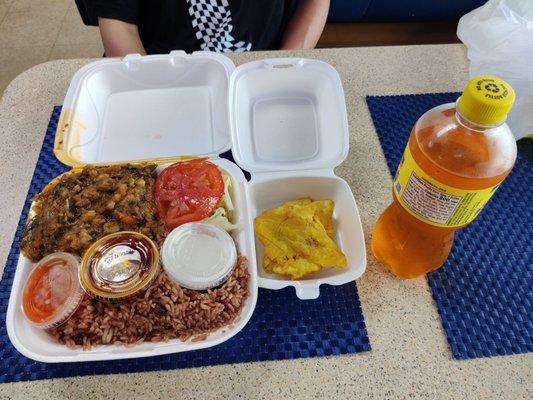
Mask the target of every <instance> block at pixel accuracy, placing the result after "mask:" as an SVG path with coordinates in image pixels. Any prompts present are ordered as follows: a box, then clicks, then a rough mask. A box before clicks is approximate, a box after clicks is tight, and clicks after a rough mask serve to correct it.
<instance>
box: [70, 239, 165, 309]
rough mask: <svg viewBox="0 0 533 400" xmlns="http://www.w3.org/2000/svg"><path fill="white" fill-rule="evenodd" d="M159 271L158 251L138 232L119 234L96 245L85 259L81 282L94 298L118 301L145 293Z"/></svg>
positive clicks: (150, 241) (88, 251) (90, 248)
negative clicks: (143, 291)
mask: <svg viewBox="0 0 533 400" xmlns="http://www.w3.org/2000/svg"><path fill="white" fill-rule="evenodd" d="M158 271H159V251H158V250H157V247H156V245H155V244H154V242H153V241H152V240H151V239H150V238H148V237H147V236H145V235H142V234H140V233H138V232H117V233H113V234H111V235H108V236H105V237H103V238H102V239H100V240H98V241H97V242H95V243H94V244H93V245H92V246H91V247H89V249H87V251H86V252H85V254H84V256H83V260H82V263H81V270H80V282H81V285H82V287H83V289H84V290H85V291H86V292H87V294H89V295H90V296H91V297H93V298H96V299H100V300H107V301H119V300H123V299H126V298H128V297H131V296H133V295H135V294H137V293H139V292H141V291H142V290H144V289H146V288H147V287H148V286H149V285H150V284H151V283H152V282H153V281H154V279H155V277H156V276H157V272H158Z"/></svg>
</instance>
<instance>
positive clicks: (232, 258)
mask: <svg viewBox="0 0 533 400" xmlns="http://www.w3.org/2000/svg"><path fill="white" fill-rule="evenodd" d="M161 258H162V261H163V268H164V270H165V271H166V272H167V274H168V276H169V277H170V278H171V279H172V280H173V281H175V282H176V283H178V284H179V285H180V286H183V287H185V288H187V289H193V290H206V289H210V288H213V287H216V286H218V285H220V284H222V283H224V282H225V281H226V280H227V279H228V278H229V276H230V275H231V272H232V271H233V268H234V267H235V264H236V262H237V249H236V248H235V242H234V241H233V238H232V237H231V236H230V234H229V233H227V232H226V231H225V230H224V229H221V228H219V227H217V226H214V225H211V224H205V223H201V222H191V223H188V224H184V225H181V226H179V227H177V228H176V229H174V230H173V231H172V232H170V234H169V235H168V236H167V238H166V239H165V242H164V244H163V248H162V251H161Z"/></svg>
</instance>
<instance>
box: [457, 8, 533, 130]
mask: <svg viewBox="0 0 533 400" xmlns="http://www.w3.org/2000/svg"><path fill="white" fill-rule="evenodd" d="M457 36H458V37H459V39H461V41H462V42H463V43H464V44H465V45H466V47H467V48H468V58H469V59H470V77H474V76H477V75H484V74H491V75H496V76H498V77H500V78H502V79H504V80H506V81H507V82H509V83H510V84H511V86H513V88H514V90H515V92H516V101H515V105H514V107H513V109H512V110H511V112H510V113H509V116H508V118H507V123H508V124H509V126H510V128H511V130H512V131H513V133H514V135H515V137H516V139H517V140H518V139H520V138H522V137H524V136H527V135H531V134H533V0H489V1H488V2H487V3H486V4H485V5H483V6H481V7H479V8H476V9H475V10H473V11H471V12H469V13H468V14H466V15H464V16H463V17H462V18H461V19H460V20H459V26H458V27H457Z"/></svg>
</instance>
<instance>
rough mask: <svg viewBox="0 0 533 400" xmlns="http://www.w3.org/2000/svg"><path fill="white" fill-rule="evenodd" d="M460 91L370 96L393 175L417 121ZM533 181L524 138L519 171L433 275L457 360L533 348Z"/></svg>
mask: <svg viewBox="0 0 533 400" xmlns="http://www.w3.org/2000/svg"><path fill="white" fill-rule="evenodd" d="M458 96H459V93H435V94H421V95H405V96H369V97H367V104H368V107H369V109H370V114H371V115H372V119H373V120H374V126H375V127H376V131H377V133H378V136H379V140H380V142H381V147H382V148H383V152H384V154H385V158H386V159H387V165H388V167H389V170H390V172H391V174H392V175H393V176H394V174H395V172H396V167H397V165H398V163H399V161H400V159H401V157H402V154H403V150H404V147H405V144H406V143H407V139H408V137H409V133H410V131H411V128H412V126H413V124H414V123H415V122H416V120H417V119H418V118H419V117H420V116H421V115H422V114H423V113H424V112H426V111H427V110H429V109H430V108H432V107H435V106H437V105H440V104H443V103H450V102H454V101H455V100H456V99H457V97H458ZM532 185H533V141H532V140H521V141H519V142H518V158H517V161H516V165H515V167H514V169H513V172H512V173H511V174H510V176H509V177H508V178H507V180H506V181H505V182H504V183H503V185H502V186H501V187H500V188H499V189H498V191H497V192H496V194H495V195H494V197H493V198H492V199H491V201H490V202H489V204H488V205H487V206H486V207H485V209H484V210H483V211H482V212H481V214H480V215H479V217H478V218H477V219H476V220H475V221H474V222H473V223H472V224H471V225H470V226H468V227H467V228H466V229H463V230H461V231H459V232H458V233H457V234H456V236H455V244H454V248H453V251H452V253H451V255H450V257H449V258H448V261H447V262H446V264H445V265H444V266H443V267H442V268H440V269H438V270H436V271H433V272H431V273H429V274H428V276H427V279H428V282H429V285H430V287H431V292H432V293H433V298H434V299H435V303H436V304H437V308H438V311H439V314H440V317H441V320H442V325H443V327H444V330H445V332H446V335H447V337H448V343H449V344H450V347H451V350H452V353H453V356H454V357H455V358H457V359H466V358H477V357H490V356H496V355H506V354H514V353H525V352H530V351H533V279H532V278H533V258H532V251H531V248H532V244H531V241H532V238H533V215H532V214H533V213H532V211H533V207H532V204H533V186H532Z"/></svg>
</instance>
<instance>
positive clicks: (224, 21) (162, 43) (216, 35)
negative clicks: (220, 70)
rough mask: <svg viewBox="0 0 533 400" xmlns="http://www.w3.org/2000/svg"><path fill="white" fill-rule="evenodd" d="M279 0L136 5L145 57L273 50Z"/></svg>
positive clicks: (280, 18) (281, 10) (280, 22)
mask: <svg viewBox="0 0 533 400" xmlns="http://www.w3.org/2000/svg"><path fill="white" fill-rule="evenodd" d="M285 3H286V1H285V0H142V1H141V4H140V21H139V33H140V36H141V40H142V42H143V45H144V46H145V49H146V51H147V52H148V53H149V54H153V53H168V52H169V51H171V50H175V49H179V50H185V51H186V52H192V51H195V50H209V51H216V52H241V51H248V50H265V49H273V48H277V47H278V46H279V43H280V40H281V35H282V34H283V28H284V25H285V23H286V17H287V15H286V12H285V7H286V4H285Z"/></svg>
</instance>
